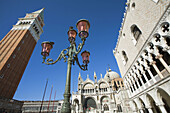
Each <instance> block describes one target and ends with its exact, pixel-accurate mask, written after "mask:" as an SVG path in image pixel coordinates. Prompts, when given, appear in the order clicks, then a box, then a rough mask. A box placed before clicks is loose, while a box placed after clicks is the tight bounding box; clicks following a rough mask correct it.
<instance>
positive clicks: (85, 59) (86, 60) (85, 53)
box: [81, 50, 90, 64]
mask: <svg viewBox="0 0 170 113" xmlns="http://www.w3.org/2000/svg"><path fill="white" fill-rule="evenodd" d="M81 56H82V59H83V63H84V64H88V63H89V56H90V52H88V51H86V50H85V51H83V52H82V53H81Z"/></svg>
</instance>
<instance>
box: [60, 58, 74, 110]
mask: <svg viewBox="0 0 170 113" xmlns="http://www.w3.org/2000/svg"><path fill="white" fill-rule="evenodd" d="M71 65H72V60H71V59H70V58H69V59H68V64H67V78H66V85H65V92H64V102H63V105H62V109H61V113H71V108H70V107H71V106H70V96H71V94H70V79H71Z"/></svg>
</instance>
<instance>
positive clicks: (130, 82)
mask: <svg viewBox="0 0 170 113" xmlns="http://www.w3.org/2000/svg"><path fill="white" fill-rule="evenodd" d="M128 81H129V84H130V85H129V88H130V86H131V88H132V91H133V92H134V89H133V87H132V83H131V80H130V79H129V78H128ZM133 92H132V93H133Z"/></svg>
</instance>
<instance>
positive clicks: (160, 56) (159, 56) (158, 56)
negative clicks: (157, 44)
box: [155, 54, 163, 59]
mask: <svg viewBox="0 0 170 113" xmlns="http://www.w3.org/2000/svg"><path fill="white" fill-rule="evenodd" d="M162 57H163V55H162V54H159V55H157V56H156V57H155V58H156V59H159V58H162Z"/></svg>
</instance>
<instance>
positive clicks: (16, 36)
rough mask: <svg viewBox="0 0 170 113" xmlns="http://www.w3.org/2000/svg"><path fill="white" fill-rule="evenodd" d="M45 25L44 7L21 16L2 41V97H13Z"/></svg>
mask: <svg viewBox="0 0 170 113" xmlns="http://www.w3.org/2000/svg"><path fill="white" fill-rule="evenodd" d="M43 26H44V8H43V9H41V10H38V11H35V12H32V13H28V14H26V16H25V17H24V18H19V20H18V22H17V23H16V25H13V28H12V29H11V30H10V31H9V32H8V33H7V35H6V36H5V37H4V38H3V39H2V40H1V41H0V97H1V98H9V99H12V98H13V96H14V94H15V91H16V89H17V87H18V84H19V82H20V80H21V78H22V75H23V73H24V71H25V68H26V66H27V64H28V61H29V59H30V57H31V54H32V52H33V50H34V47H35V45H36V43H37V41H38V40H39V39H40V35H41V34H42V32H43V29H42V28H43Z"/></svg>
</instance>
